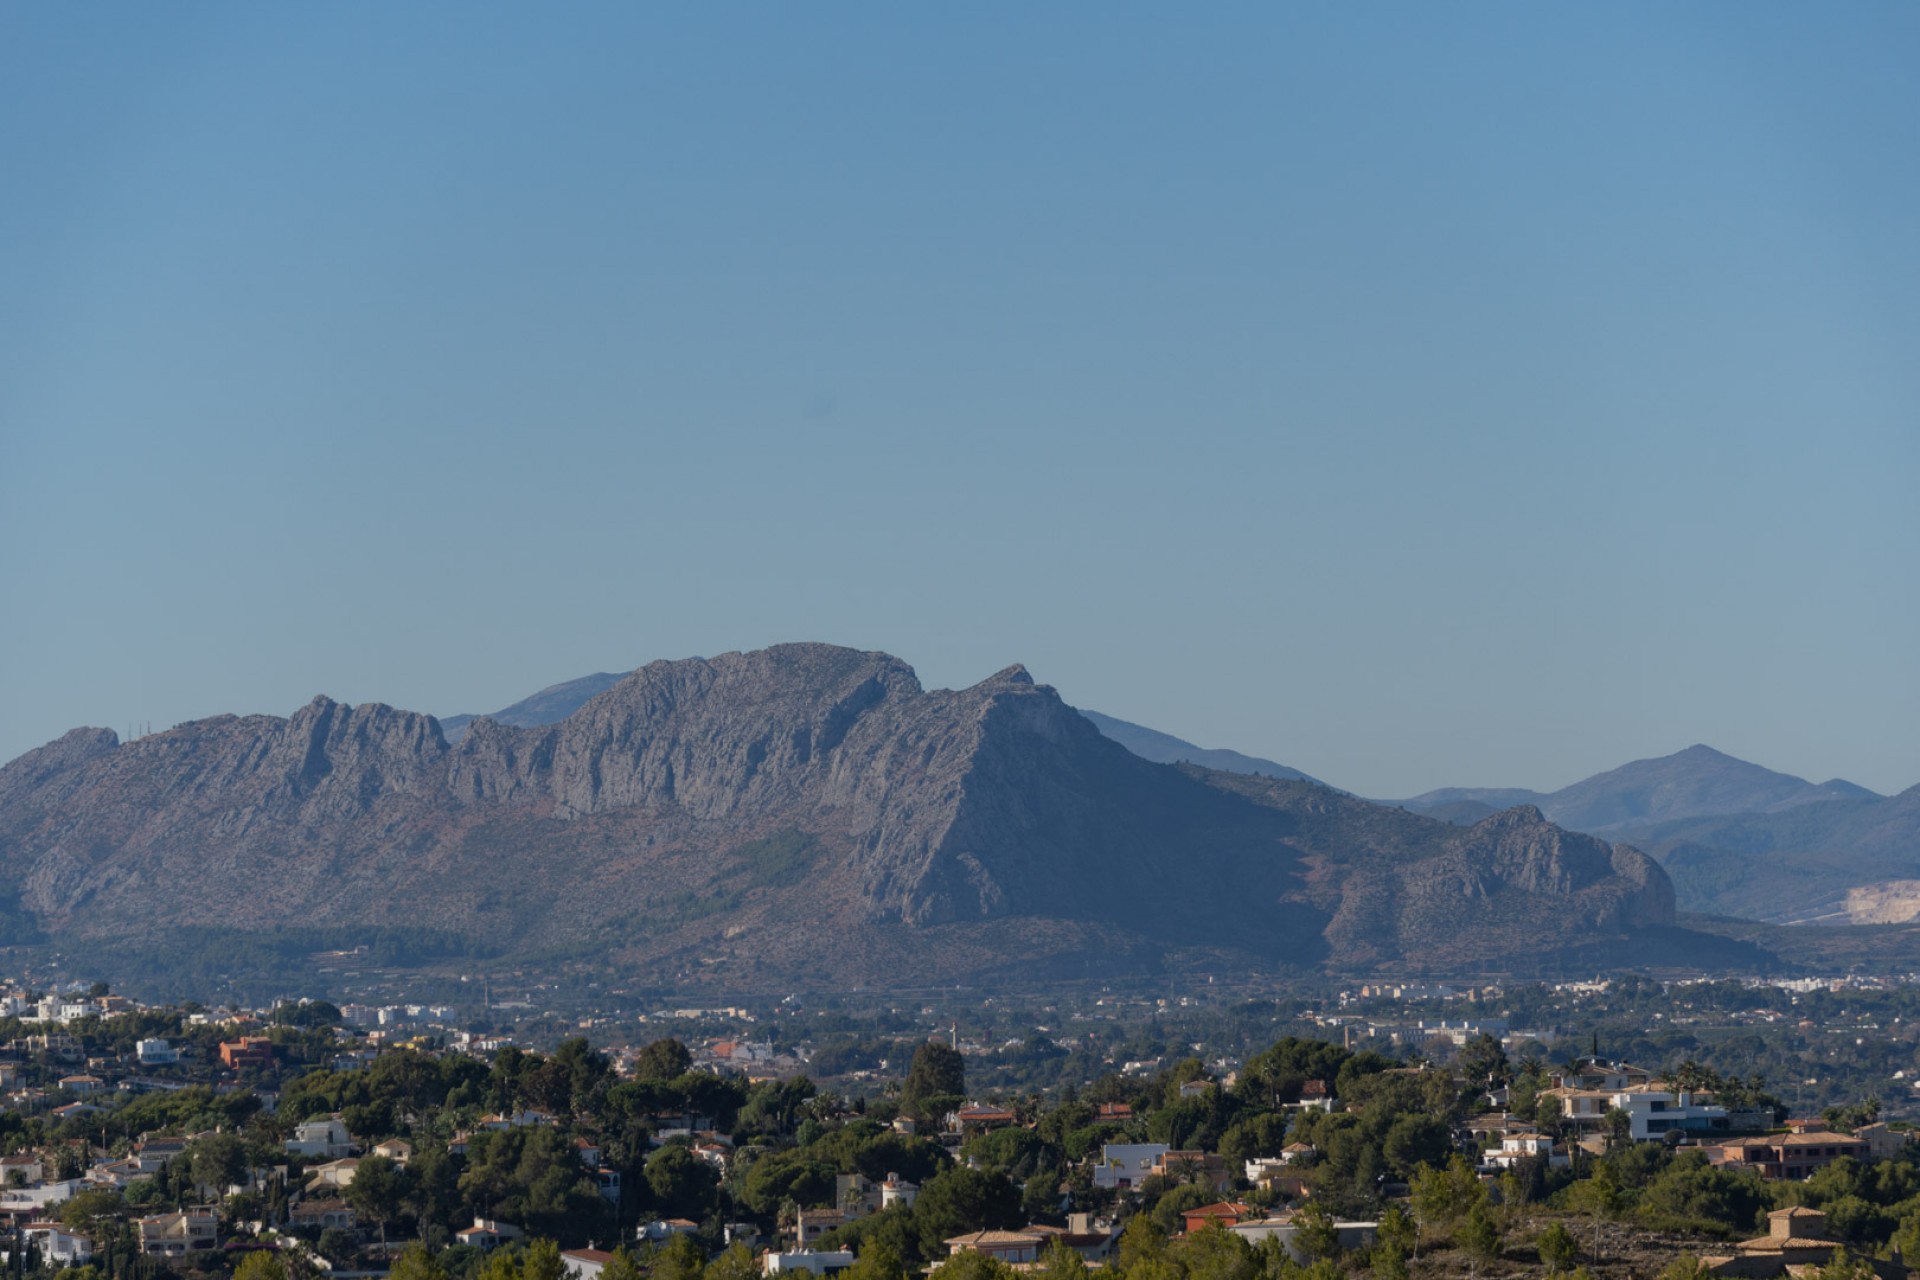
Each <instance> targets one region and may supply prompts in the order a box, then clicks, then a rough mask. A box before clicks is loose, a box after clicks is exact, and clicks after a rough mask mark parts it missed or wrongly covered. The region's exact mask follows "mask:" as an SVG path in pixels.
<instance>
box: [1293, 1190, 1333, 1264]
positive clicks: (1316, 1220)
mask: <svg viewBox="0 0 1920 1280" xmlns="http://www.w3.org/2000/svg"><path fill="white" fill-rule="evenodd" d="M1293 1222H1294V1229H1295V1234H1294V1237H1293V1241H1294V1243H1295V1244H1296V1245H1298V1246H1299V1247H1300V1252H1302V1253H1304V1254H1306V1255H1307V1258H1308V1259H1309V1260H1312V1259H1315V1258H1331V1257H1334V1256H1335V1255H1337V1254H1338V1253H1339V1252H1340V1230H1339V1228H1337V1227H1335V1226H1334V1225H1333V1215H1332V1214H1331V1213H1328V1212H1327V1210H1326V1207H1325V1206H1324V1205H1321V1204H1319V1203H1318V1202H1317V1201H1312V1200H1309V1201H1308V1202H1307V1204H1306V1207H1305V1208H1303V1209H1301V1210H1300V1212H1299V1213H1297V1214H1295V1215H1294V1218H1293Z"/></svg>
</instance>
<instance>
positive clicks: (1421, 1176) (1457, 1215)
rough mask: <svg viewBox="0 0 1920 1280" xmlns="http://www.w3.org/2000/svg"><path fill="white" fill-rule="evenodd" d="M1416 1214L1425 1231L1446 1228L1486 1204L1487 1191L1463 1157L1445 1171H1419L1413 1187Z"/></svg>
mask: <svg viewBox="0 0 1920 1280" xmlns="http://www.w3.org/2000/svg"><path fill="white" fill-rule="evenodd" d="M1411 1189H1412V1192H1413V1196H1412V1199H1413V1212H1414V1216H1415V1217H1416V1218H1417V1219H1418V1220H1419V1222H1420V1225H1421V1226H1423V1227H1447V1226H1451V1225H1452V1224H1454V1223H1456V1222H1458V1221H1460V1220H1461V1219H1462V1218H1464V1217H1466V1216H1467V1215H1469V1214H1470V1213H1472V1212H1473V1211H1474V1210H1475V1209H1478V1208H1481V1207H1483V1206H1484V1205H1485V1204H1486V1202H1487V1189H1486V1187H1485V1186H1483V1185H1482V1184H1481V1182H1480V1178H1479V1175H1478V1174H1476V1173H1475V1172H1474V1170H1473V1166H1472V1165H1470V1164H1468V1163H1467V1158H1466V1157H1465V1156H1463V1155H1455V1156H1454V1157H1453V1159H1451V1160H1449V1161H1448V1162H1447V1166H1446V1168H1444V1169H1435V1168H1431V1167H1422V1168H1419V1169H1416V1170H1415V1171H1414V1175H1413V1181H1412V1186H1411Z"/></svg>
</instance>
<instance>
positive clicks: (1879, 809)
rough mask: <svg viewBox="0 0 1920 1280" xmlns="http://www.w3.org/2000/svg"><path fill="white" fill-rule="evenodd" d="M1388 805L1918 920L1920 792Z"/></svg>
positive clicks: (1184, 750) (1767, 790)
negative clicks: (1574, 834) (1519, 814)
mask: <svg viewBox="0 0 1920 1280" xmlns="http://www.w3.org/2000/svg"><path fill="white" fill-rule="evenodd" d="M622 678H623V677H621V676H619V675H612V674H601V675H593V676H586V677H582V678H581V679H578V680H570V681H567V682H565V683H563V684H557V685H554V686H552V687H551V688H548V689H543V690H541V691H540V692H539V693H537V694H534V695H533V696H532V697H530V698H527V699H524V700H522V701H520V702H517V703H514V704H513V705H512V706H510V707H506V708H503V709H501V710H500V711H497V712H493V713H492V714H491V717H490V718H492V719H495V720H500V721H503V722H505V723H507V724H515V725H523V726H532V725H541V724H551V723H553V722H555V721H558V720H561V719H564V718H565V717H566V716H567V715H569V714H571V713H572V712H573V711H574V710H575V709H577V708H578V707H579V706H580V705H582V704H583V703H585V702H586V700H587V699H588V698H590V697H593V696H594V695H596V694H598V693H601V692H603V691H605V690H606V689H608V688H610V687H611V686H612V685H614V684H616V683H617V682H618V681H619V680H621V679H622ZM1080 714H1081V715H1082V716H1083V717H1085V718H1086V719H1087V720H1088V721H1090V722H1091V723H1092V724H1093V725H1094V727H1095V728H1097V729H1099V730H1100V732H1101V733H1102V734H1104V735H1106V736H1107V737H1108V738H1110V739H1112V740H1113V741H1115V742H1117V743H1119V744H1120V745H1122V746H1124V747H1125V748H1127V749H1128V750H1129V751H1131V752H1133V753H1134V754H1135V755H1137V756H1140V757H1142V758H1143V759H1147V760H1152V761H1156V762H1159V763H1182V762H1185V763H1190V764H1195V765H1199V766H1202V767H1204V768H1207V769H1213V770H1219V771H1223V772H1229V773H1240V774H1251V775H1256V776H1262V777H1270V778H1281V779H1292V780H1297V781H1308V782H1316V781H1318V779H1315V778H1313V777H1311V776H1310V775H1308V774H1306V773H1304V772H1302V771H1301V770H1299V769H1297V768H1294V767H1292V766H1289V765H1285V764H1280V763H1277V762H1275V761H1272V760H1266V759H1262V758H1260V757H1257V756H1249V755H1245V754H1242V753H1241V752H1238V751H1232V750H1227V749H1222V748H1206V747H1200V746H1196V745H1194V744H1193V743H1191V742H1188V741H1185V740H1184V739H1181V738H1177V737H1175V736H1173V735H1172V734H1168V733H1163V732H1161V731H1159V730H1157V729H1151V728H1148V727H1146V726H1144V725H1139V724H1134V723H1132V722H1130V721H1126V720H1121V719H1118V718H1117V717H1114V716H1109V715H1104V714H1102V713H1100V712H1098V711H1092V710H1088V709H1086V708H1081V709H1080ZM474 718H475V717H473V716H451V717H448V718H447V719H445V720H443V721H441V724H442V725H443V726H446V727H447V731H448V737H449V739H450V740H453V739H455V738H457V735H458V733H459V732H460V731H461V730H462V729H463V728H464V726H465V725H466V724H467V723H469V722H470V721H472V720H473V719H474ZM1380 803H1382V804H1386V805H1391V806H1395V807H1399V808H1404V809H1407V810H1410V811H1412V812H1414V813H1420V814H1425V815H1427V816H1429V817H1434V818H1438V819H1441V820H1443V821H1446V822H1449V823H1453V824H1456V825H1464V826H1471V825H1472V824H1474V823H1476V822H1479V821H1481V820H1482V819H1485V818H1488V817H1490V816H1492V815H1493V814H1495V813H1498V812H1500V811H1502V810H1504V809H1509V808H1512V807H1514V806H1516V805H1531V806H1533V807H1535V808H1537V809H1539V810H1540V812H1541V813H1542V814H1543V815H1544V816H1545V817H1546V818H1547V819H1548V820H1550V821H1552V822H1553V823H1555V824H1557V825H1559V826H1561V827H1565V828H1568V829H1571V830H1575V831H1582V832H1585V833H1587V834H1590V835H1596V836H1601V837H1604V838H1606V839H1608V840H1610V841H1615V840H1617V841H1621V842H1624V843H1626V844H1630V845H1632V846H1633V847H1635V848H1638V849H1641V850H1643V851H1645V852H1646V853H1648V854H1649V855H1651V856H1652V857H1653V858H1654V859H1655V860H1656V861H1658V862H1660V863H1661V865H1662V866H1663V867H1664V868H1665V869H1666V871H1667V873H1668V875H1669V876H1670V877H1671V879H1672V881H1673V884H1674V890H1675V895H1676V901H1677V903H1678V906H1679V908H1680V909H1681V910H1683V911H1693V912H1704V913H1709V914H1715V915H1726V916H1737V917H1745V918H1751V919H1756V920H1761V921H1770V922H1778V923H1806V922H1812V921H1823V922H1830V923H1840V924H1847V923H1859V924H1884V923H1899V922H1905V921H1909V920H1915V919H1920V788H1915V789H1913V790H1909V791H1907V792H1903V793H1902V794H1901V795H1898V796H1893V797H1884V796H1880V795H1877V794H1875V793H1874V792H1872V791H1870V790H1868V789H1867V788H1865V787H1862V786H1859V785H1857V784H1855V783H1852V782H1848V781H1846V780H1844V779H1840V778H1835V779H1831V780H1829V781H1827V782H1821V783H1814V782H1809V781H1807V780H1806V779H1804V778H1798V777H1795V776H1793V775H1792V774H1786V773H1779V772H1776V771H1774V770H1771V769H1767V768H1764V767H1762V766H1760V765H1757V764H1752V763H1750V762H1748V761H1745V760H1740V759H1737V758H1735V757H1733V756H1730V755H1727V754H1726V753H1724V752H1721V751H1716V750H1715V749H1713V748H1712V747H1709V746H1706V745H1703V744H1697V745H1694V746H1691V747H1688V748H1686V749H1685V750H1683V751H1677V752H1675V753H1673V754H1672V755H1667V756H1660V757H1657V758H1653V759H1646V760H1635V761H1631V762H1629V763H1627V764H1624V765H1621V766H1620V767H1619V768H1616V769H1610V770H1607V771H1606V772H1603V773H1598V774H1595V775H1593V776H1592V777H1590V778H1585V779H1582V780H1581V781H1579V782H1575V783H1573V784H1572V785H1570V786H1566V787H1562V788H1561V789H1560V790H1558V791H1551V792H1540V791H1531V790H1526V789H1523V788H1514V787H1504V788H1503V787H1482V788H1464V787H1456V788H1447V789H1444V790H1439V791H1430V792H1427V793H1425V794H1424V795H1419V796H1414V797H1412V798H1411V799H1406V800H1384V801H1381V802H1380Z"/></svg>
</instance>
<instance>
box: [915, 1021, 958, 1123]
mask: <svg viewBox="0 0 1920 1280" xmlns="http://www.w3.org/2000/svg"><path fill="white" fill-rule="evenodd" d="M966 1093H967V1064H966V1060H965V1059H964V1058H962V1057H961V1056H960V1051H959V1050H958V1049H955V1048H954V1047H953V1046H952V1045H950V1044H945V1043H943V1042H941V1041H939V1040H928V1041H925V1042H923V1043H922V1044H921V1045H920V1047H919V1048H918V1049H915V1050H914V1051H913V1062H912V1064H911V1065H910V1066H908V1068H907V1078H906V1079H905V1080H904V1081H902V1082H901V1085H900V1109H901V1110H903V1111H908V1112H911V1113H913V1114H915V1115H919V1116H922V1117H923V1118H924V1117H926V1116H927V1115H928V1114H929V1106H930V1104H935V1103H944V1102H945V1100H947V1099H950V1098H965V1097H966Z"/></svg>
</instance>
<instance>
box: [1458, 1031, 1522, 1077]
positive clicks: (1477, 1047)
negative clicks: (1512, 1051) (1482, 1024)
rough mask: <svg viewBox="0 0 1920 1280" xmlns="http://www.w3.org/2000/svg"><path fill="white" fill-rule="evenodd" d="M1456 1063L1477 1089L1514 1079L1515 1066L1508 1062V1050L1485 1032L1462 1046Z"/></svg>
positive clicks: (1461, 1072)
mask: <svg viewBox="0 0 1920 1280" xmlns="http://www.w3.org/2000/svg"><path fill="white" fill-rule="evenodd" d="M1455 1065H1456V1066H1458V1067H1459V1068H1460V1074H1461V1075H1462V1076H1463V1077H1465V1079H1466V1081H1467V1083H1468V1084H1470V1085H1472V1086H1473V1087H1474V1088H1476V1089H1490V1088H1496V1087H1498V1086H1500V1085H1503V1084H1506V1083H1507V1082H1508V1081H1510V1080H1512V1079H1513V1068H1512V1067H1511V1066H1509V1065H1508V1063H1507V1051H1506V1050H1505V1049H1503V1048H1501V1047H1500V1042H1499V1041H1498V1040H1496V1039H1494V1038H1493V1037H1492V1036H1490V1035H1488V1034H1486V1033H1485V1032H1482V1033H1481V1034H1479V1035H1477V1036H1475V1037H1474V1038H1473V1039H1471V1040H1469V1041H1467V1043H1466V1044H1464V1045H1462V1046H1461V1048H1460V1056H1459V1058H1458V1059H1456V1061H1455Z"/></svg>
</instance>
